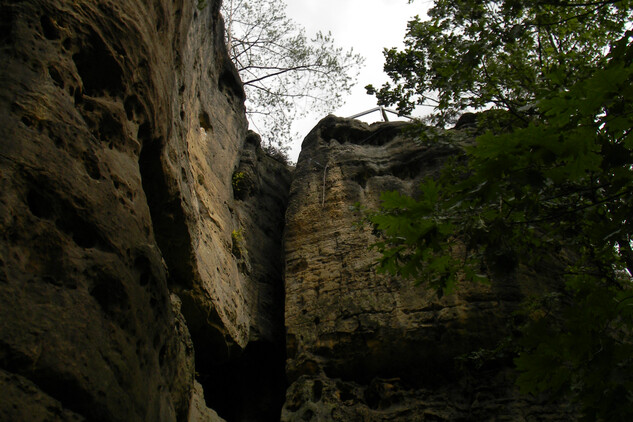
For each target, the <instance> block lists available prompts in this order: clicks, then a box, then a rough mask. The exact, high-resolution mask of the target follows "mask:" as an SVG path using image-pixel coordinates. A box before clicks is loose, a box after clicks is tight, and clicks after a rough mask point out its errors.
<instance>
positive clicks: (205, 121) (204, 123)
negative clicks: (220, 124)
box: [198, 111, 213, 132]
mask: <svg viewBox="0 0 633 422" xmlns="http://www.w3.org/2000/svg"><path fill="white" fill-rule="evenodd" d="M198 120H199V122H200V127H201V128H203V129H204V130H205V131H207V132H208V131H210V130H213V126H211V119H210V118H209V114H208V113H207V112H206V111H201V112H200V114H199V115H198Z"/></svg>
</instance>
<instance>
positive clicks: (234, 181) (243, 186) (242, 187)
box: [231, 171, 249, 194]
mask: <svg viewBox="0 0 633 422" xmlns="http://www.w3.org/2000/svg"><path fill="white" fill-rule="evenodd" d="M231 185H232V186H233V192H234V193H235V194H242V193H244V192H247V191H248V188H249V186H248V179H247V177H246V173H244V172H243V171H236V172H235V173H233V177H231Z"/></svg>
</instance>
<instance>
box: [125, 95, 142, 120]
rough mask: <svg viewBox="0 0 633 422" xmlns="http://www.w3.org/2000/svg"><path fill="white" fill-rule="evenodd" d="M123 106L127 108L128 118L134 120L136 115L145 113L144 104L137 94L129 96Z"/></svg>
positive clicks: (126, 114)
mask: <svg viewBox="0 0 633 422" xmlns="http://www.w3.org/2000/svg"><path fill="white" fill-rule="evenodd" d="M123 108H124V109H125V116H126V117H127V119H128V120H134V118H135V117H136V116H141V115H142V114H143V113H142V110H143V106H142V105H141V102H140V101H139V99H138V97H137V96H136V95H130V96H128V97H127V98H126V99H125V101H124V102H123Z"/></svg>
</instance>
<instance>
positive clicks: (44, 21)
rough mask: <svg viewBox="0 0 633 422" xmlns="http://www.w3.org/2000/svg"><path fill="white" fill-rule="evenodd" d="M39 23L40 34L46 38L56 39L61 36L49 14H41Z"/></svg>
mask: <svg viewBox="0 0 633 422" xmlns="http://www.w3.org/2000/svg"><path fill="white" fill-rule="evenodd" d="M40 25H41V26H42V34H43V35H44V37H46V39H49V40H58V39H60V38H61V34H60V31H59V28H58V27H57V23H56V22H55V21H54V20H53V19H52V18H51V17H50V16H49V15H42V17H41V18H40Z"/></svg>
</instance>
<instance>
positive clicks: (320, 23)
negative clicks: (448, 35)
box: [286, 0, 433, 162]
mask: <svg viewBox="0 0 633 422" xmlns="http://www.w3.org/2000/svg"><path fill="white" fill-rule="evenodd" d="M432 3H433V2H432V1H431V0H417V1H415V2H413V3H411V4H409V3H408V1H407V0H286V4H287V5H288V8H287V15H288V17H290V18H291V19H293V20H294V21H295V22H297V23H298V24H300V25H301V26H303V27H305V29H306V34H307V35H308V37H311V36H313V35H315V34H316V33H317V32H318V31H322V32H324V33H327V32H328V31H331V32H332V36H333V38H334V41H335V43H336V45H337V46H339V47H343V49H345V50H348V49H349V48H351V47H353V49H354V52H356V53H359V54H361V55H362V56H363V57H365V64H364V67H363V69H362V70H361V73H360V75H359V77H358V83H357V85H356V86H355V87H354V88H353V89H352V92H351V94H350V95H349V97H348V99H347V101H346V103H345V104H344V105H343V106H342V107H340V108H338V109H335V110H332V111H331V113H332V114H335V115H337V116H340V117H349V116H352V115H354V114H357V113H360V112H363V111H366V110H369V109H372V108H374V107H376V99H375V97H373V96H369V95H367V94H366V92H365V88H364V87H365V86H366V85H368V84H373V85H374V86H375V87H380V86H381V85H382V83H383V82H386V81H387V80H388V77H387V75H386V74H385V73H384V72H383V70H382V69H383V65H384V57H383V54H382V51H383V49H384V48H385V47H387V48H391V47H402V45H403V44H402V40H403V39H404V34H405V32H406V28H407V22H408V21H409V20H410V19H411V18H412V17H413V16H415V15H420V17H425V12H426V10H427V9H428V8H429V7H430V6H431V5H432ZM392 116H393V117H394V118H395V117H396V116H395V115H391V114H390V115H389V117H390V120H394V119H391V117H392ZM323 117H325V116H324V115H315V116H308V117H307V118H305V119H303V120H301V121H298V122H296V123H295V125H294V128H293V129H294V131H296V132H298V133H299V139H297V140H295V141H294V142H293V143H292V145H291V149H290V154H289V155H290V159H291V160H292V161H295V162H296V161H297V157H298V156H299V152H300V149H301V142H303V138H304V137H305V136H306V135H307V134H308V132H309V131H310V130H311V129H312V128H313V127H314V126H315V125H316V124H317V122H318V121H319V120H321V119H322V118H323ZM361 120H365V121H367V122H374V121H379V120H381V117H380V113H378V112H374V113H372V114H369V115H367V116H365V117H363V118H361Z"/></svg>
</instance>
